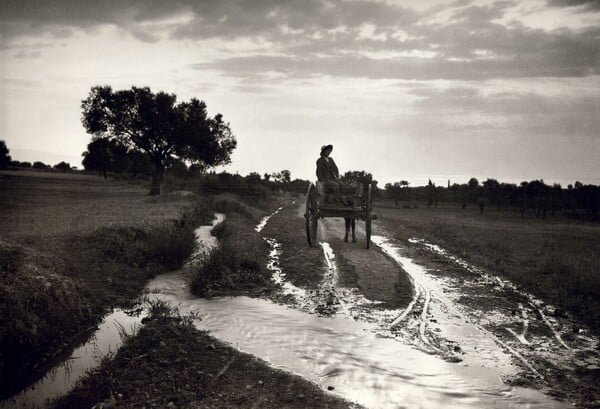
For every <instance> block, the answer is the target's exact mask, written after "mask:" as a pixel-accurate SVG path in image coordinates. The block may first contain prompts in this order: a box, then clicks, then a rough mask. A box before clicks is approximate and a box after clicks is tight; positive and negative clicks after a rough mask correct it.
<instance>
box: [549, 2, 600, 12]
mask: <svg viewBox="0 0 600 409" xmlns="http://www.w3.org/2000/svg"><path fill="white" fill-rule="evenodd" d="M547 4H548V5H549V6H555V7H580V11H582V12H586V11H590V10H593V11H597V10H600V0H548V1H547Z"/></svg>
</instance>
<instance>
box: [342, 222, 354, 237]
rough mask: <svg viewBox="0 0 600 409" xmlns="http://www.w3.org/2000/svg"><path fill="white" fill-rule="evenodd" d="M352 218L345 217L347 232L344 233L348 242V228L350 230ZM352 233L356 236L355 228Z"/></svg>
mask: <svg viewBox="0 0 600 409" xmlns="http://www.w3.org/2000/svg"><path fill="white" fill-rule="evenodd" d="M350 224H351V222H350V219H349V218H347V217H344V225H345V226H346V234H345V235H344V241H345V242H346V243H348V230H350ZM352 235H353V236H354V229H352Z"/></svg>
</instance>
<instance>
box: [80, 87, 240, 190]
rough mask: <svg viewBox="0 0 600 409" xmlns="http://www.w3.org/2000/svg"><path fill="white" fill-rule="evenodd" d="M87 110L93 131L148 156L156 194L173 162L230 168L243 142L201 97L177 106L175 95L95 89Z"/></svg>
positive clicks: (85, 115) (84, 118) (84, 107)
mask: <svg viewBox="0 0 600 409" xmlns="http://www.w3.org/2000/svg"><path fill="white" fill-rule="evenodd" d="M81 107H82V110H83V115H82V123H83V126H84V127H85V129H86V131H87V132H88V133H90V134H92V135H94V136H95V137H96V138H100V137H103V138H107V139H109V140H113V139H116V140H118V141H119V142H120V143H121V144H122V145H124V146H125V147H127V148H128V149H130V150H133V151H141V152H143V153H145V154H146V155H147V156H148V158H149V160H150V161H151V162H152V165H153V166H154V174H153V180H152V188H151V190H150V194H160V182H161V181H162V177H163V174H164V171H165V167H166V166H167V164H168V163H169V161H172V160H175V159H179V160H183V161H186V162H189V163H191V164H196V165H198V166H200V167H201V168H202V169H206V168H210V167H213V166H217V165H222V164H227V163H230V162H231V160H230V156H231V153H232V151H233V150H234V149H235V147H236V144H237V142H236V139H235V137H234V135H233V133H232V132H231V129H230V127H229V123H227V122H225V121H223V116H222V115H221V114H217V115H215V116H214V117H210V116H209V115H208V112H207V109H206V104H205V103H204V102H203V101H200V100H198V99H196V98H192V99H191V100H190V101H189V102H186V101H184V102H179V103H177V97H176V96H175V95H174V94H168V93H165V92H162V91H160V92H157V93H153V92H152V91H151V90H150V88H148V87H143V88H138V87H131V89H129V90H120V91H113V90H112V88H111V87H110V86H95V87H92V89H91V91H90V93H89V95H88V97H87V98H86V99H85V100H83V101H82V103H81Z"/></svg>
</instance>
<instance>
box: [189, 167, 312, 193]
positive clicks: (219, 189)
mask: <svg viewBox="0 0 600 409" xmlns="http://www.w3.org/2000/svg"><path fill="white" fill-rule="evenodd" d="M309 184H310V182H309V181H308V180H302V179H294V180H292V179H291V172H290V171H289V170H287V169H284V170H282V171H280V172H273V173H265V174H264V175H263V176H262V177H261V175H260V174H259V173H257V172H251V173H249V174H248V175H247V176H241V175H239V174H231V173H228V172H221V173H215V172H209V173H206V174H203V175H201V177H200V191H202V192H205V193H212V194H216V193H227V192H231V193H236V194H241V195H242V196H247V197H251V198H252V197H255V198H257V199H261V198H264V197H266V196H267V195H269V194H276V193H278V192H289V193H292V194H293V195H300V194H303V193H306V191H307V190H308V185H309Z"/></svg>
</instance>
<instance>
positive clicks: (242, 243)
mask: <svg viewBox="0 0 600 409" xmlns="http://www.w3.org/2000/svg"><path fill="white" fill-rule="evenodd" d="M275 205H276V204H275V203H271V204H270V205H269V206H268V207H267V208H268V210H266V209H259V208H256V207H254V206H250V205H249V204H248V203H245V202H244V201H243V200H242V199H241V198H240V197H237V196H235V195H231V194H227V195H219V196H217V197H215V198H214V199H213V203H212V206H213V208H214V209H215V211H216V212H219V213H225V214H226V216H227V218H226V220H225V221H224V222H223V223H221V224H219V225H217V226H216V227H215V228H214V229H213V235H214V236H216V237H217V239H218V240H219V246H218V247H216V248H214V249H213V250H211V251H210V252H209V254H208V255H207V256H206V257H205V259H204V260H203V262H202V263H201V264H198V265H196V266H194V267H193V268H192V269H191V270H190V271H189V285H190V288H191V291H192V293H193V294H196V295H198V296H201V297H209V296H220V295H250V296H260V295H263V294H267V293H269V292H271V291H273V290H274V289H275V288H276V286H275V284H274V283H273V282H272V281H271V272H270V271H269V270H267V268H266V265H267V261H268V254H269V246H268V244H267V243H266V242H265V241H264V240H263V239H262V236H261V234H260V233H257V232H256V231H255V230H254V229H255V227H256V224H257V223H258V222H259V221H260V219H261V218H262V217H264V216H265V215H267V214H268V212H269V211H272V210H273V209H274V208H275Z"/></svg>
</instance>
